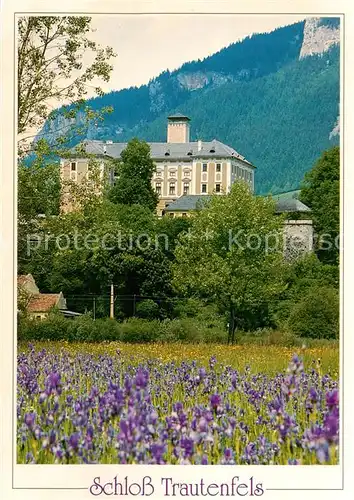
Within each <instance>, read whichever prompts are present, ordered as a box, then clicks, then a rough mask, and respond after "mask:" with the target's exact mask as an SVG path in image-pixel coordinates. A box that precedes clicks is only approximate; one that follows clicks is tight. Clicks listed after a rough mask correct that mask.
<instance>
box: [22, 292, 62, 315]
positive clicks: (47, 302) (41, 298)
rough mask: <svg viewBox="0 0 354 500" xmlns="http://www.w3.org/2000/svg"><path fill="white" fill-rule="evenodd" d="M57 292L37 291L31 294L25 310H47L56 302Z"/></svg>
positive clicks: (58, 295) (57, 299)
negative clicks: (37, 292)
mask: <svg viewBox="0 0 354 500" xmlns="http://www.w3.org/2000/svg"><path fill="white" fill-rule="evenodd" d="M59 299H60V294H59V293H39V294H36V295H32V297H31V298H30V301H29V304H28V308H27V310H28V311H29V312H47V311H49V310H50V309H51V308H52V307H55V306H56V305H57V304H58V301H59Z"/></svg>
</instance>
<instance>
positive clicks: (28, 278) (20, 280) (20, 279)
mask: <svg viewBox="0 0 354 500" xmlns="http://www.w3.org/2000/svg"><path fill="white" fill-rule="evenodd" d="M29 282H32V283H34V278H33V276H32V274H20V275H19V276H17V284H18V285H19V286H24V285H25V284H26V283H29Z"/></svg>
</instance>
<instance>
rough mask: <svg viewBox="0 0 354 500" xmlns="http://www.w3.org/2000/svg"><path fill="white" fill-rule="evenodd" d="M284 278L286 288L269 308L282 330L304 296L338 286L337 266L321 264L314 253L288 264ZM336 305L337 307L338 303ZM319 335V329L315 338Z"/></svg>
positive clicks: (286, 326)
mask: <svg viewBox="0 0 354 500" xmlns="http://www.w3.org/2000/svg"><path fill="white" fill-rule="evenodd" d="M284 278H285V281H286V290H285V291H284V292H283V293H282V294H281V295H280V297H279V301H276V302H275V304H274V305H273V306H272V308H271V310H272V314H273V318H274V322H275V324H276V325H277V326H278V328H280V329H282V330H284V329H288V324H289V317H290V315H291V314H292V312H293V311H294V310H295V309H296V307H297V304H299V303H300V302H301V301H303V300H304V297H306V296H308V295H309V294H310V295H311V294H312V293H315V292H316V290H321V289H322V288H326V287H329V288H331V289H337V290H338V288H339V269H338V266H333V265H328V264H323V263H322V262H321V261H320V260H319V259H318V258H317V257H316V255H314V254H309V255H307V256H305V257H303V258H302V259H300V260H297V261H295V262H294V263H292V264H291V265H289V266H288V267H287V269H286V275H285V276H284ZM337 307H338V309H339V305H337ZM320 337H321V331H320V330H319V331H318V336H317V337H316V338H320Z"/></svg>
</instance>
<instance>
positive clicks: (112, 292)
mask: <svg viewBox="0 0 354 500" xmlns="http://www.w3.org/2000/svg"><path fill="white" fill-rule="evenodd" d="M109 317H110V318H111V319H114V285H113V283H111V307H110V314H109Z"/></svg>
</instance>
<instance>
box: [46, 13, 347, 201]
mask: <svg viewBox="0 0 354 500" xmlns="http://www.w3.org/2000/svg"><path fill="white" fill-rule="evenodd" d="M338 23H339V21H337V20H336V19H335V18H317V19H315V20H313V19H312V18H311V19H307V20H306V21H302V22H299V23H294V24H293V25H289V26H285V27H281V28H278V29H277V30H274V31H273V32H271V33H266V34H257V35H253V36H250V37H246V38H245V39H243V40H241V41H238V42H235V43H234V44H231V45H229V46H228V47H226V48H224V49H221V50H220V51H218V52H217V53H215V54H212V55H211V56H208V57H207V58H204V59H203V60H197V61H190V62H186V63H184V64H183V65H182V66H181V67H180V68H178V69H176V70H174V71H172V72H170V71H164V72H162V73H161V74H160V75H159V76H157V77H156V78H154V79H152V80H150V81H149V82H148V83H147V84H146V85H142V86H140V87H131V88H129V89H124V90H121V91H113V92H110V93H108V94H105V95H104V96H102V97H97V98H95V99H89V100H87V104H88V105H89V106H91V107H92V108H93V109H99V108H101V107H103V106H108V105H112V106H113V107H114V112H113V113H112V114H111V115H108V116H107V117H106V119H105V121H104V123H103V124H102V125H101V124H100V125H95V124H91V125H90V126H89V127H87V128H86V129H85V130H84V132H83V134H82V135H81V136H80V137H78V138H77V140H76V142H79V140H80V139H83V138H88V139H100V140H113V141H115V142H123V141H127V140H129V139H131V138H132V137H134V136H137V137H139V138H140V139H145V140H148V141H154V140H159V141H161V140H166V136H165V132H166V128H165V119H166V116H167V115H168V114H169V113H170V112H173V111H182V112H184V113H186V114H187V115H189V116H190V117H191V119H192V131H191V132H192V136H193V137H194V138H195V139H202V140H208V139H210V137H211V136H214V137H217V138H218V139H219V140H221V141H222V142H225V143H226V144H229V145H230V146H232V147H234V148H236V149H237V150H238V151H240V152H241V154H243V155H245V156H246V157H249V158H250V159H251V160H252V156H253V157H255V158H256V162H255V164H256V165H257V166H258V170H257V179H256V186H257V188H258V189H257V191H258V192H260V193H266V192H268V191H271V192H277V191H279V190H284V191H286V190H291V189H296V188H298V184H299V182H300V180H301V178H302V176H303V174H304V173H305V172H306V171H307V170H308V169H309V168H311V166H312V163H313V161H314V160H315V156H314V155H315V154H320V153H321V152H322V148H326V147H329V146H330V145H331V144H332V143H336V142H337V141H338V135H339V127H338V109H339V47H338V40H339V28H338V26H339V24H338ZM318 33H319V35H318ZM304 44H305V45H306V50H304V46H305V45H304ZM322 49H324V50H322ZM311 51H312V52H313V54H312V53H311ZM308 61H311V62H308ZM306 71H308V73H306ZM296 78H297V79H298V80H296ZM304 79H305V80H306V82H307V85H304V81H303V80H304ZM272 85H276V86H277V92H276V93H274V89H272ZM289 86H290V87H291V88H289ZM314 88H315V89H316V92H314V91H313V89H314ZM299 89H300V91H299ZM238 92H241V93H243V94H244V96H247V98H244V100H243V101H242V99H241V98H240V94H238ZM250 92H251V93H250ZM252 92H253V94H252ZM299 92H300V94H299ZM285 96H286V98H285ZM310 97H311V99H310ZM215 100H216V101H217V102H215ZM266 106H268V108H267V107H266ZM294 107H297V108H299V109H298V111H297V110H296V109H295V108H294ZM306 107H307V108H308V109H307V111H306ZM230 108H231V109H230ZM274 108H276V113H274ZM206 110H208V112H206ZM232 112H233V113H232ZM267 113H268V115H269V117H268V116H267ZM316 114H317V115H316ZM213 115H214V116H213ZM216 116H217V119H216ZM257 116H259V117H260V118H259V119H260V120H261V122H262V126H263V135H262V130H259V126H258V125H259V124H257V121H258V120H257ZM241 117H242V118H241ZM291 117H292V119H293V120H295V121H296V122H297V127H298V129H299V131H297V130H296V127H295V129H294V127H293V125H292V123H291V119H290V118H291ZM318 118H320V120H319V119H318ZM235 119H236V120H237V123H238V127H239V129H238V131H237V133H236V132H235V130H234V122H235ZM80 120H81V122H80ZM311 120H312V123H311ZM321 120H322V122H321ZM269 121H270V122H271V123H272V128H270V127H269V126H268V125H267V122H269ZM305 121H306V122H307V123H306V125H305V128H306V130H302V128H304V123H303V122H305ZM251 122H252V123H251ZM80 123H81V125H82V115H81V117H80V115H79V116H78V118H77V120H76V122H75V123H74V125H78V124H80ZM313 123H315V124H316V127H317V128H318V129H319V130H314V126H313ZM252 124H253V125H252ZM66 125H67V127H68V129H69V128H70V127H72V126H73V123H72V122H69V123H67V124H66V123H65V121H63V119H61V121H60V120H59V119H57V120H53V121H50V120H49V121H48V122H47V123H46V124H45V126H44V128H43V130H42V132H41V133H42V134H43V135H44V136H45V137H46V138H49V140H50V139H51V138H53V137H55V135H56V134H57V130H58V129H59V128H60V129H63V127H64V128H65V126H66ZM252 127H253V128H252ZM282 127H283V128H284V127H287V129H288V130H291V133H292V134H294V135H298V134H299V135H300V137H299V139H298V140H294V141H291V140H289V138H287V137H286V136H285V137H284V132H285V130H283V131H282ZM250 135H251V136H252V135H253V136H254V140H253V144H252V140H250V137H249V136H250ZM311 135H312V142H313V141H315V144H313V145H311V144H308V143H309V142H311V137H310V136H311ZM277 136H281V137H284V139H283V149H282V147H281V145H279V144H277V140H276V137H277ZM300 139H301V140H300ZM235 141H237V142H235ZM267 143H269V145H268V144H267ZM270 145H272V148H271V147H270ZM306 147H307V148H308V147H309V151H311V154H309V155H304V154H303V152H302V150H303V149H304V148H306ZM272 149H276V150H277V149H278V150H279V155H278V157H275V156H274V154H271V152H270V151H271V150H272ZM261 153H262V154H261ZM286 157H288V162H289V164H290V165H291V168H290V172H291V175H290V176H289V169H288V168H287V167H286ZM273 162H278V164H276V165H274V164H273ZM296 162H297V163H298V165H297V167H295V166H294V164H295V163H296ZM303 162H305V164H304V163H303ZM270 164H272V165H273V168H270V167H269V165H270ZM274 171H275V174H274Z"/></svg>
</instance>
